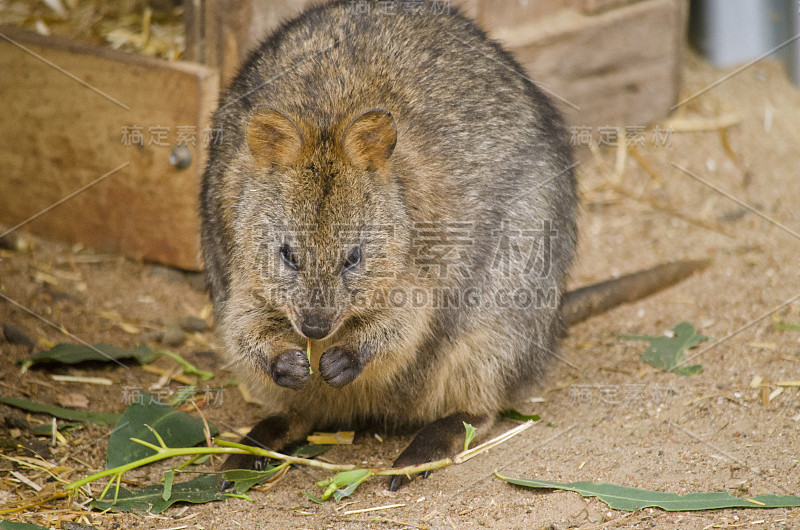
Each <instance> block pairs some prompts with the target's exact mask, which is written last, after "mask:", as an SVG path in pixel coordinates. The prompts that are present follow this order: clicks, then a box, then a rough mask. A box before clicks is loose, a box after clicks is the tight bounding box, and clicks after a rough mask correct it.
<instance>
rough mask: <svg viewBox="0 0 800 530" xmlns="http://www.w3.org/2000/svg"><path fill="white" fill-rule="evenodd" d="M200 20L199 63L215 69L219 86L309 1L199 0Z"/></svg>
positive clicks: (225, 82)
mask: <svg viewBox="0 0 800 530" xmlns="http://www.w3.org/2000/svg"><path fill="white" fill-rule="evenodd" d="M200 2H201V3H202V8H201V9H202V12H203V20H204V27H205V31H204V39H205V58H204V60H203V64H205V65H207V66H212V67H216V68H218V69H219V72H220V78H221V80H222V86H227V84H228V83H229V82H230V80H231V79H232V78H233V76H234V75H236V72H237V70H238V68H239V66H240V65H241V63H242V62H243V61H244V60H245V59H246V58H247V54H248V53H249V52H250V51H251V50H252V49H253V48H255V46H256V45H257V44H258V43H259V42H261V41H262V40H263V39H264V38H265V37H266V36H267V35H268V34H269V33H270V31H272V30H274V29H275V28H277V27H278V26H279V25H280V24H281V22H284V21H286V20H288V19H290V18H291V17H292V16H294V15H296V14H298V13H300V12H301V11H302V10H303V8H304V7H305V6H307V5H310V4H311V3H312V2H313V0H241V1H237V0H200Z"/></svg>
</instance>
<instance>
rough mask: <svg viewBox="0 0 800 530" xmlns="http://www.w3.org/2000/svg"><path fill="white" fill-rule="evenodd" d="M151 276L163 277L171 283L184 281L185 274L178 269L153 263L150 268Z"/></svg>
mask: <svg viewBox="0 0 800 530" xmlns="http://www.w3.org/2000/svg"><path fill="white" fill-rule="evenodd" d="M150 276H154V277H156V278H162V279H164V280H167V281H168V282H170V283H182V282H183V274H182V273H181V271H179V270H177V269H173V268H171V267H166V266H164V265H153V267H152V268H151V269H150Z"/></svg>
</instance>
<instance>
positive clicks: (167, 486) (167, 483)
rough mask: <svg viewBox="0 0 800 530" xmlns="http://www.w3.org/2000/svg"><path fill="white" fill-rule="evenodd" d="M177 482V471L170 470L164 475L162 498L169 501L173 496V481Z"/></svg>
mask: <svg viewBox="0 0 800 530" xmlns="http://www.w3.org/2000/svg"><path fill="white" fill-rule="evenodd" d="M173 480H175V470H174V469H170V470H169V471H167V472H166V473H164V491H162V492H161V498H162V499H164V500H165V501H166V500H169V497H170V495H172V481H173Z"/></svg>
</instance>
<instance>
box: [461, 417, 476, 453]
mask: <svg viewBox="0 0 800 530" xmlns="http://www.w3.org/2000/svg"><path fill="white" fill-rule="evenodd" d="M461 423H463V424H464V428H465V429H466V430H467V435H466V436H465V437H464V451H466V450H467V449H469V444H471V443H472V440H474V439H475V427H473V426H472V425H470V424H469V423H467V422H465V421H462V422H461Z"/></svg>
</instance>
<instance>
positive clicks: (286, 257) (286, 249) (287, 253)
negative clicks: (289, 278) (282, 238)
mask: <svg viewBox="0 0 800 530" xmlns="http://www.w3.org/2000/svg"><path fill="white" fill-rule="evenodd" d="M280 253H281V259H282V260H283V263H284V264H285V265H286V266H287V267H289V268H290V269H292V270H293V271H296V270H297V257H296V256H295V255H294V251H293V250H292V247H291V246H290V245H289V244H288V243H284V244H283V245H282V246H281V250H280Z"/></svg>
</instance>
